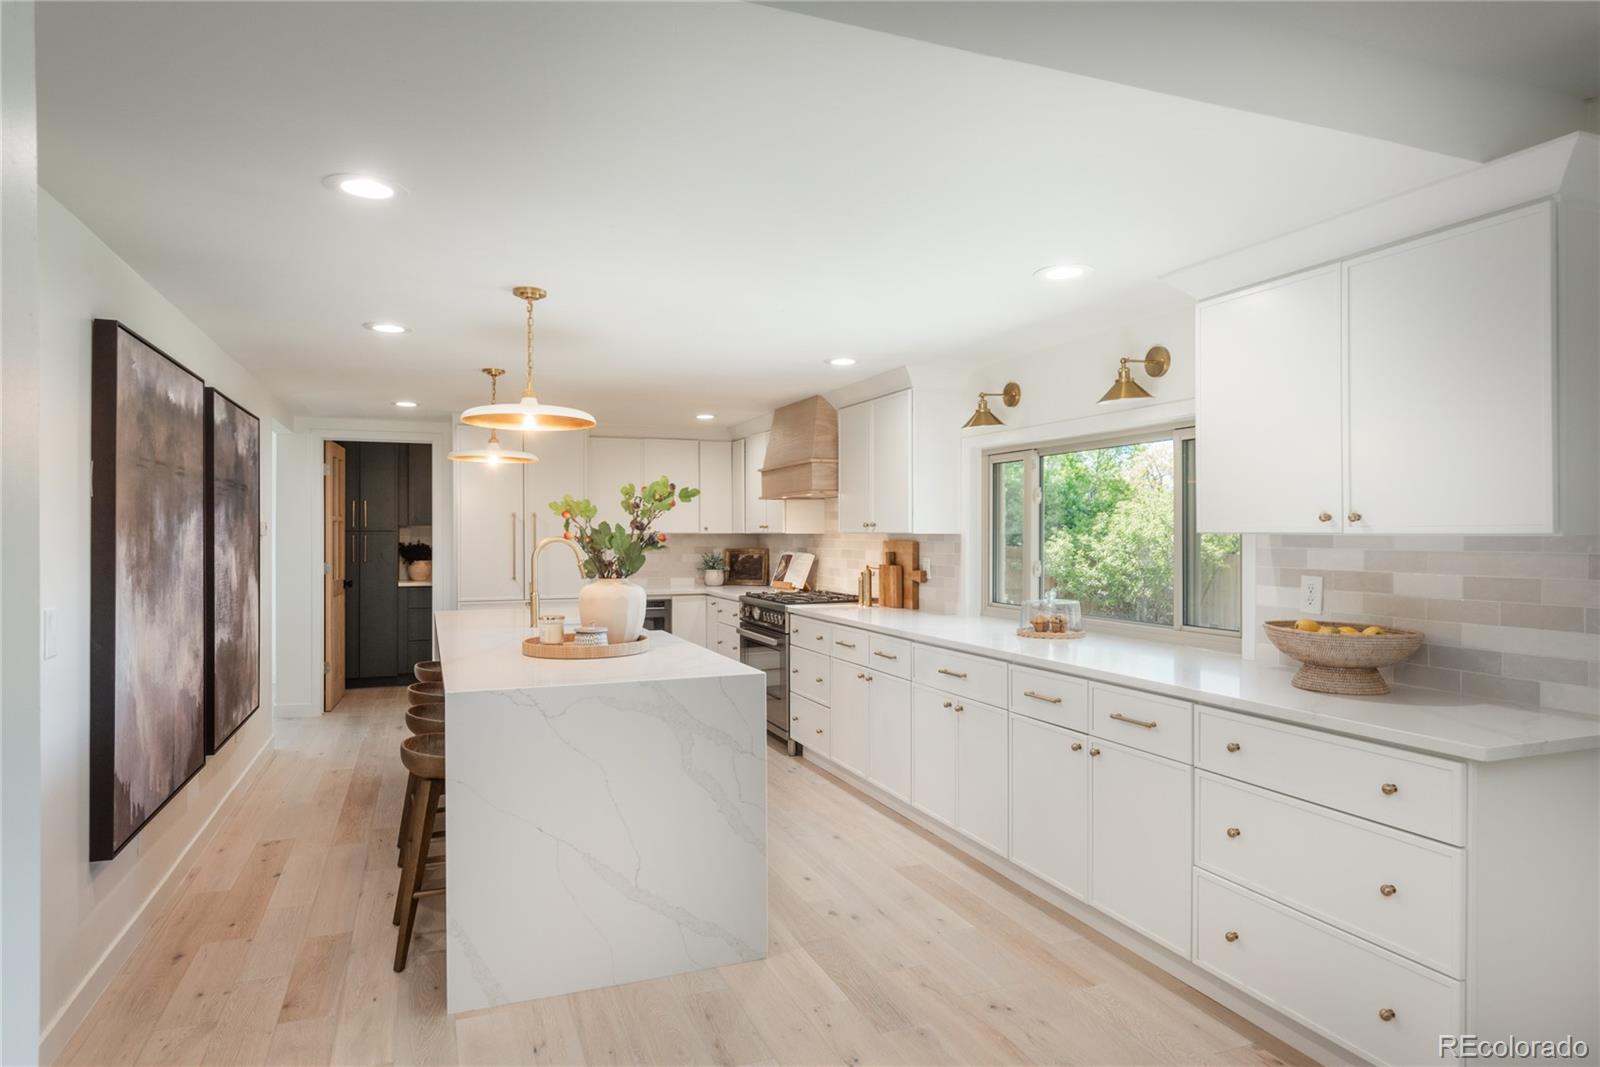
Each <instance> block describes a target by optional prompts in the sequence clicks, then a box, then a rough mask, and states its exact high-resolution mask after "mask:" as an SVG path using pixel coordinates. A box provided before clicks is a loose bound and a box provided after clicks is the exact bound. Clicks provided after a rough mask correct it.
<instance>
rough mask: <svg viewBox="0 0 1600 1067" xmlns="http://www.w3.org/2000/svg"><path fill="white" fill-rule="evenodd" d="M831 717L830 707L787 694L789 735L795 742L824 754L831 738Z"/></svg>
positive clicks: (826, 752)
mask: <svg viewBox="0 0 1600 1067" xmlns="http://www.w3.org/2000/svg"><path fill="white" fill-rule="evenodd" d="M832 717H833V716H832V714H831V712H830V709H829V708H827V707H824V706H823V705H821V704H818V703H817V702H816V701H814V700H807V699H806V698H805V697H803V696H798V695H796V694H793V693H791V694H789V736H790V737H791V738H793V739H794V741H795V742H796V743H797V744H801V745H805V746H806V747H807V748H810V749H815V750H816V751H817V752H818V753H819V754H821V755H824V756H826V755H827V754H828V742H829V741H830V740H832V736H831V735H832V730H831V726H832V723H831V720H832Z"/></svg>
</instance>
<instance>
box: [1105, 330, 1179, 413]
mask: <svg viewBox="0 0 1600 1067" xmlns="http://www.w3.org/2000/svg"><path fill="white" fill-rule="evenodd" d="M1130 363H1143V364H1144V372H1145V373H1146V374H1148V375H1150V377H1152V378H1159V377H1161V376H1162V375H1163V374H1165V373H1167V369H1168V368H1169V367H1171V366H1172V353H1171V352H1168V351H1167V350H1166V348H1164V347H1163V346H1161V345H1156V346H1155V347H1154V348H1152V349H1151V350H1150V351H1148V352H1146V353H1145V354H1144V358H1143V359H1130V358H1129V357H1127V356H1123V357H1122V363H1121V365H1120V366H1118V367H1117V380H1116V381H1114V382H1112V383H1111V388H1110V389H1107V390H1106V395H1105V396H1103V397H1101V398H1100V403H1102V404H1109V403H1111V402H1112V401H1115V400H1149V399H1150V391H1149V390H1148V389H1146V388H1145V387H1144V386H1142V385H1140V384H1139V383H1138V382H1136V381H1134V380H1133V371H1131V370H1129V369H1128V364H1130Z"/></svg>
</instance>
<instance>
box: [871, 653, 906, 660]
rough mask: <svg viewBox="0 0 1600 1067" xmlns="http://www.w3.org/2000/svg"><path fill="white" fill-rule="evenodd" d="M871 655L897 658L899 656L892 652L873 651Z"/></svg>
mask: <svg viewBox="0 0 1600 1067" xmlns="http://www.w3.org/2000/svg"><path fill="white" fill-rule="evenodd" d="M873 655H874V656H882V657H883V658H884V659H899V658H900V657H899V656H896V655H893V654H892V653H889V652H874V653H873Z"/></svg>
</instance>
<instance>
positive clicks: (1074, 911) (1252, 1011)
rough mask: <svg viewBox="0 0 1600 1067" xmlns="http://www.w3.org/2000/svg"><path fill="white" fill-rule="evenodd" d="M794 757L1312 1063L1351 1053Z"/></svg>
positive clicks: (912, 811) (1085, 906)
mask: <svg viewBox="0 0 1600 1067" xmlns="http://www.w3.org/2000/svg"><path fill="white" fill-rule="evenodd" d="M800 755H801V758H802V761H803V762H805V763H809V764H811V765H812V769H813V770H816V771H819V772H821V773H824V774H826V775H827V776H828V777H830V778H832V779H834V780H835V781H837V782H838V783H839V785H840V786H842V787H843V788H845V789H848V790H850V791H852V792H855V793H859V794H861V795H862V796H863V797H864V798H866V799H867V800H868V801H871V802H873V803H876V804H878V805H880V806H881V807H884V808H886V809H888V810H889V811H890V812H891V813H892V814H894V815H898V816H899V817H900V818H902V819H904V820H905V821H906V822H909V823H911V824H912V825H914V826H915V827H917V828H918V829H920V830H922V831H924V832H926V833H927V834H928V835H929V836H931V837H935V838H937V839H938V840H939V841H941V842H943V843H944V844H945V845H947V846H949V847H950V848H952V849H954V850H955V851H957V852H960V853H961V854H963V855H964V856H966V857H968V858H969V859H971V860H974V861H976V862H978V863H981V864H982V865H983V866H985V867H987V868H989V870H990V871H992V872H993V873H994V874H997V875H999V876H1000V877H1002V878H1004V879H1005V880H1006V881H1008V882H1012V883H1014V884H1015V885H1017V886H1019V887H1020V888H1022V889H1024V890H1026V891H1027V892H1029V893H1031V894H1033V895H1034V896H1036V897H1038V898H1040V899H1041V900H1043V901H1044V902H1045V903H1046V904H1050V905H1052V906H1054V907H1056V908H1059V909H1060V910H1062V911H1064V912H1066V913H1067V914H1068V915H1070V916H1072V917H1073V918H1074V919H1076V920H1078V921H1079V922H1081V923H1083V924H1084V925H1085V926H1087V927H1089V928H1090V929H1092V930H1093V931H1094V932H1095V933H1098V934H1100V935H1102V936H1103V937H1105V938H1106V939H1107V940H1109V941H1113V942H1115V943H1116V944H1117V945H1120V946H1121V947H1122V948H1124V949H1127V950H1128V951H1129V952H1131V953H1133V954H1134V955H1136V956H1138V957H1139V958H1140V959H1142V960H1144V961H1145V962H1146V963H1148V964H1150V965H1151V966H1153V967H1156V968H1158V969H1160V970H1162V971H1164V972H1166V973H1167V974H1169V975H1171V976H1172V977H1174V978H1176V979H1178V980H1179V981H1180V982H1182V983H1183V984H1184V985H1186V986H1188V987H1189V988H1191V989H1193V990H1194V991H1195V992H1197V993H1200V994H1201V995H1202V996H1206V997H1209V998H1211V999H1212V1000H1214V1001H1216V1002H1217V1003H1218V1004H1221V1005H1222V1006H1223V1007H1225V1008H1227V1009H1228V1010H1229V1011H1231V1012H1233V1013H1234V1014H1235V1015H1238V1016H1239V1017H1240V1018H1242V1019H1244V1020H1245V1021H1246V1022H1249V1023H1251V1024H1253V1025H1255V1026H1257V1027H1259V1028H1261V1029H1262V1030H1264V1031H1266V1032H1267V1033H1268V1034H1271V1035H1272V1036H1273V1037H1275V1038H1277V1039H1278V1040H1279V1041H1282V1042H1283V1043H1284V1044H1286V1045H1289V1046H1290V1047H1292V1048H1294V1049H1296V1050H1298V1051H1300V1052H1302V1053H1304V1054H1305V1055H1307V1056H1310V1057H1311V1058H1312V1059H1313V1060H1316V1061H1317V1062H1318V1063H1348V1062H1351V1058H1352V1057H1351V1054H1350V1052H1348V1051H1346V1050H1345V1049H1343V1048H1341V1047H1339V1046H1337V1045H1333V1044H1331V1043H1329V1042H1328V1041H1327V1040H1326V1039H1325V1038H1323V1037H1321V1036H1320V1035H1318V1034H1314V1033H1312V1032H1311V1031H1310V1030H1307V1029H1306V1028H1305V1027H1303V1026H1301V1025H1300V1024H1299V1023H1297V1022H1295V1021H1294V1020H1292V1019H1289V1018H1287V1017H1285V1016H1283V1015H1280V1014H1279V1013H1278V1012H1276V1011H1274V1010H1273V1009H1271V1008H1269V1007H1267V1006H1266V1005H1264V1004H1262V1003H1261V1002H1260V1001H1257V1000H1255V999H1254V998H1253V997H1249V996H1247V995H1246V994H1243V993H1241V992H1239V990H1237V989H1235V988H1234V987H1233V986H1230V985H1228V984H1226V983H1224V982H1222V981H1220V980H1219V979H1217V978H1216V977H1215V976H1214V975H1212V974H1211V973H1210V972H1208V971H1205V970H1202V969H1201V968H1199V967H1197V966H1196V965H1195V964H1193V963H1191V962H1190V961H1189V960H1187V959H1185V958H1184V957H1182V956H1180V955H1178V954H1177V953H1175V952H1173V951H1172V950H1171V949H1169V948H1167V947H1166V946H1165V945H1160V944H1157V943H1156V942H1154V941H1152V940H1150V939H1149V938H1148V937H1146V936H1145V935H1144V934H1141V933H1139V932H1138V931H1137V930H1134V929H1132V928H1131V927H1128V926H1125V925H1123V924H1122V923H1120V922H1118V921H1117V920H1116V919H1113V918H1111V917H1110V916H1109V915H1107V914H1106V913H1105V912H1103V911H1101V910H1100V909H1098V908H1096V907H1095V906H1094V905H1092V904H1089V903H1087V902H1085V901H1082V900H1079V899H1078V898H1077V897H1074V896H1072V895H1071V894H1069V893H1065V892H1063V891H1061V890H1060V889H1057V888H1056V887H1055V886H1053V885H1051V884H1050V883H1049V882H1046V881H1044V880H1043V879H1041V878H1039V877H1038V876H1037V875H1034V874H1031V873H1030V872H1028V871H1026V870H1024V869H1023V868H1021V867H1018V866H1017V865H1016V864H1014V863H1012V862H1011V861H1010V860H1008V859H1006V858H1005V857H1004V856H1001V855H1000V854H999V853H996V852H992V851H990V850H989V849H987V848H985V847H984V846H983V845H980V844H979V843H978V842H976V841H974V840H972V839H971V838H968V837H966V836H964V835H962V834H961V833H959V832H958V831H956V830H953V829H951V828H950V827H948V826H945V825H943V824H942V823H939V822H936V821H934V820H933V819H931V818H929V817H928V816H927V815H924V814H923V813H922V812H920V811H918V810H917V809H916V808H914V807H912V806H911V805H910V804H908V803H907V802H905V801H903V800H901V799H900V798H899V797H896V796H893V795H892V794H890V793H887V792H885V791H884V790H882V789H880V788H878V787H877V786H875V785H873V784H872V783H871V782H868V781H866V780H865V779H863V778H861V777H859V776H858V775H857V774H856V773H855V772H854V771H851V770H848V769H846V768H845V767H843V766H841V765H839V764H837V763H835V762H833V760H831V759H829V758H828V757H826V756H819V755H816V754H814V753H813V752H812V751H811V750H810V749H802V751H801V754H800Z"/></svg>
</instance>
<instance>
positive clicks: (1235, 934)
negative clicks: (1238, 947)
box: [1222, 930, 1239, 941]
mask: <svg viewBox="0 0 1600 1067" xmlns="http://www.w3.org/2000/svg"><path fill="white" fill-rule="evenodd" d="M1222 940H1224V941H1237V940H1239V931H1237V930H1229V931H1228V932H1227V933H1225V934H1223V935H1222Z"/></svg>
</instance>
